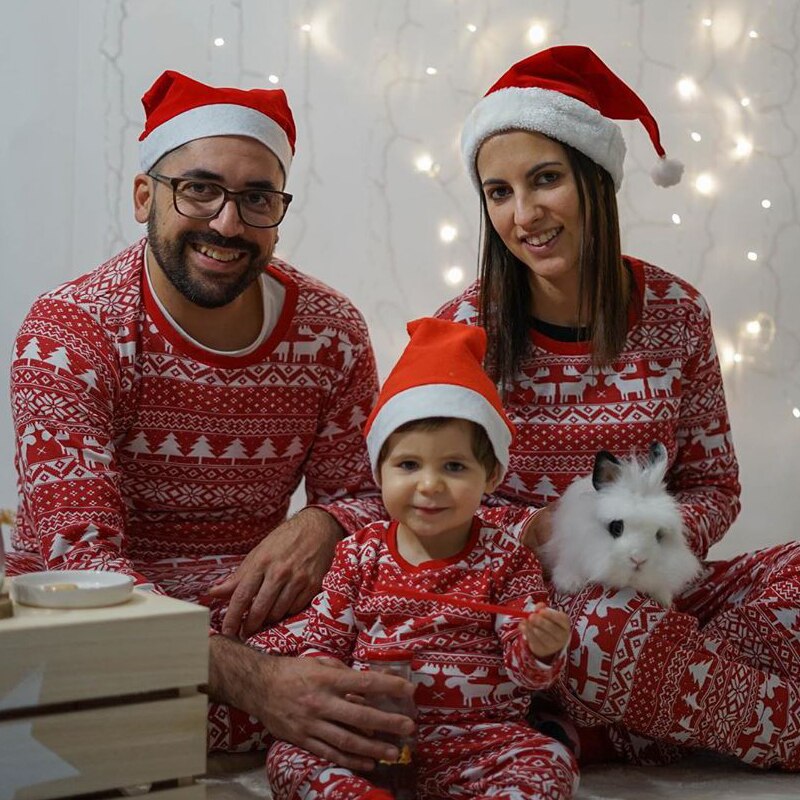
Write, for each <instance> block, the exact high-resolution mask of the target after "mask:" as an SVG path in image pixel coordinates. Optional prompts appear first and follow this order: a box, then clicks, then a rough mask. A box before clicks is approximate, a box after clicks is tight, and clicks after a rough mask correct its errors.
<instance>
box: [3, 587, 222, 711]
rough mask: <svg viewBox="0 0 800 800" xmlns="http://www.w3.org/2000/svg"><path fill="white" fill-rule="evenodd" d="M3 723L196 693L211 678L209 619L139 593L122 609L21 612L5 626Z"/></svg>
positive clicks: (190, 607)
mask: <svg viewBox="0 0 800 800" xmlns="http://www.w3.org/2000/svg"><path fill="white" fill-rule="evenodd" d="M0 652H2V658H0V718H2V716H3V714H4V712H8V711H10V710H12V709H20V708H27V707H32V706H43V705H48V704H53V703H62V702H71V701H76V700H86V699H91V698H105V697H115V696H122V695H130V694H137V693H141V692H151V691H157V690H160V689H170V688H179V687H185V686H189V687H196V686H197V685H199V684H202V683H205V682H206V681H207V677H208V611H207V609H205V608H203V607H202V606H198V605H194V604H192V603H185V602H183V601H181V600H175V599H173V598H169V597H162V596H159V595H154V594H150V593H147V592H134V593H133V596H132V597H131V599H130V600H129V601H128V602H126V603H123V604H121V605H118V606H110V607H107V608H87V609H39V608H32V607H28V606H23V605H20V604H18V603H17V604H15V605H14V616H13V617H12V618H10V619H4V620H2V621H0Z"/></svg>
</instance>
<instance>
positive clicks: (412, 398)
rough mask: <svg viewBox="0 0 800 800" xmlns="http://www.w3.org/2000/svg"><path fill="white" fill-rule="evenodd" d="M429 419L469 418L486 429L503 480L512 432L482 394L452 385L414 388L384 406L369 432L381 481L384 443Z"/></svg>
mask: <svg viewBox="0 0 800 800" xmlns="http://www.w3.org/2000/svg"><path fill="white" fill-rule="evenodd" d="M428 417H453V418H455V419H466V420H469V421H470V422H475V423H476V424H478V425H480V426H482V427H483V429H484V430H485V431H486V433H487V435H488V437H489V441H490V442H491V443H492V447H493V448H494V455H495V458H496V459H497V461H498V463H499V465H500V474H501V477H502V476H503V475H505V472H506V469H507V468H508V448H509V447H510V445H511V431H510V430H509V429H508V425H506V423H505V422H504V421H503V418H502V417H501V416H500V415H499V414H498V413H497V411H496V410H495V408H494V406H492V404H491V403H490V402H489V401H488V400H487V399H486V398H485V397H484V396H483V395H482V394H481V393H480V392H476V391H475V390H473V389H468V388H466V387H465V386H456V385H455V384H451V383H427V384H424V385H422V386H412V387H411V388H410V389H406V390H404V391H402V392H399V393H398V394H396V395H394V396H393V397H391V398H389V400H387V401H386V403H384V405H383V406H382V408H381V409H380V411H379V412H378V414H377V416H376V417H375V419H374V420H373V421H372V425H371V427H370V429H369V432H368V433H367V450H368V452H369V461H370V464H371V466H372V474H373V475H374V476H375V479H376V480H377V479H378V477H379V476H378V456H379V455H380V452H381V448H382V447H383V444H384V442H385V441H386V440H387V439H388V438H389V437H390V436H391V435H392V434H393V433H394V432H395V431H396V430H397V429H398V428H399V427H400V426H401V425H405V424H406V423H407V422H413V421H414V420H418V419H427V418H428Z"/></svg>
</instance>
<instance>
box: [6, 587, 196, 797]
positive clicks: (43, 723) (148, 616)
mask: <svg viewBox="0 0 800 800" xmlns="http://www.w3.org/2000/svg"><path fill="white" fill-rule="evenodd" d="M207 678H208V612H207V610H206V609H204V608H202V607H200V606H196V605H193V604H191V603H185V602H182V601H180V600H174V599H172V598H167V597H161V596H159V595H154V594H150V593H147V592H138V591H135V592H134V593H133V596H132V597H131V599H130V600H129V601H128V602H126V603H123V604H121V605H118V606H110V607H107V608H91V609H39V608H31V607H27V606H23V605H20V604H15V605H14V616H13V617H10V618H7V619H2V620H0V800H47V799H48V798H66V797H72V796H75V795H81V794H87V793H100V794H98V795H97V797H102V796H104V795H103V793H107V795H108V796H118V793H117V792H116V791H115V790H116V789H118V788H121V787H129V786H135V785H140V784H155V788H154V791H153V792H151V793H150V794H148V795H146V797H147V798H152V800H155V799H156V798H159V800H162V796H163V800H198V799H199V798H202V797H203V796H204V791H205V789H204V787H203V786H201V785H191V784H192V781H193V778H194V776H197V775H200V774H202V773H203V772H204V771H205V759H206V706H207V698H206V695H205V694H202V693H201V692H200V691H199V686H200V685H201V684H204V683H205V682H206V680H207ZM176 792H177V794H175V793H176ZM173 795H174V798H173Z"/></svg>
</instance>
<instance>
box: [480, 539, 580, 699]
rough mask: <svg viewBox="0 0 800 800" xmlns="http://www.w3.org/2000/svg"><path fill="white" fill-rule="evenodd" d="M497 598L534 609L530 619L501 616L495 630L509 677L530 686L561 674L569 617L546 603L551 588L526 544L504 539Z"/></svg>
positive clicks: (540, 685)
mask: <svg viewBox="0 0 800 800" xmlns="http://www.w3.org/2000/svg"><path fill="white" fill-rule="evenodd" d="M493 570H494V571H493V581H492V583H493V587H494V598H493V599H494V600H495V602H497V603H500V604H502V605H505V606H511V607H514V608H520V609H524V610H526V611H530V612H531V613H530V616H528V618H527V619H524V620H522V621H520V620H519V619H517V618H514V617H511V616H506V615H502V614H500V615H498V616H497V620H496V622H495V629H496V630H497V634H498V636H499V638H500V641H501V642H502V644H503V651H504V662H505V667H506V669H507V670H508V674H509V677H510V678H511V680H513V681H514V683H516V684H517V685H519V686H523V687H525V688H527V689H532V690H535V689H544V688H547V687H548V686H550V685H551V684H552V683H553V682H554V681H555V679H556V678H557V677H558V675H559V674H560V672H561V670H562V669H563V667H564V664H565V662H566V654H567V644H568V643H569V638H570V624H569V617H567V615H566V614H564V613H563V612H561V611H556V610H555V609H552V608H548V607H547V599H548V597H547V590H546V589H545V586H544V580H543V578H542V569H541V565H540V564H539V561H538V559H537V558H536V556H535V555H534V554H533V553H532V552H531V551H530V550H529V549H528V548H527V547H525V546H524V545H520V544H518V543H516V542H514V544H513V546H512V547H509V546H508V538H506V539H505V540H504V541H503V549H502V551H501V552H500V553H499V557H497V556H496V557H495V559H494V565H493Z"/></svg>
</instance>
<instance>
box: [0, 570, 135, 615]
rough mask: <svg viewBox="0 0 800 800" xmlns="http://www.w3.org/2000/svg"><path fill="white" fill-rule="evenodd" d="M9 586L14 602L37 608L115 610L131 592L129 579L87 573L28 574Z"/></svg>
mask: <svg viewBox="0 0 800 800" xmlns="http://www.w3.org/2000/svg"><path fill="white" fill-rule="evenodd" d="M10 583H11V597H12V599H13V600H14V601H16V602H17V603H22V604H23V605H26V606H38V607H39V608H93V607H96V606H114V605H117V604H118V603H124V602H125V601H126V600H127V599H128V598H129V597H130V595H131V592H132V591H133V578H132V577H131V576H130V575H120V574H119V573H117V572H102V571H100V570H89V569H65V570H53V571H49V572H29V573H28V574H27V575H17V576H16V577H15V578H12V579H11V581H10Z"/></svg>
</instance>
